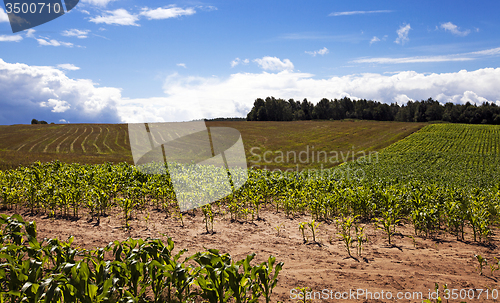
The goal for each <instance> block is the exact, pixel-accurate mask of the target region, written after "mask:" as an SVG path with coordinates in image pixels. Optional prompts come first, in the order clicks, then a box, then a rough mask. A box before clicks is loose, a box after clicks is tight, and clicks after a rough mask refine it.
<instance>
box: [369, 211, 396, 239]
mask: <svg viewBox="0 0 500 303" xmlns="http://www.w3.org/2000/svg"><path fill="white" fill-rule="evenodd" d="M395 209H396V208H390V209H389V210H387V211H382V218H375V220H376V223H375V225H376V226H377V228H379V229H382V230H383V231H385V233H386V234H387V242H388V243H389V245H392V243H391V239H392V235H394V233H395V232H396V225H397V224H398V223H399V222H400V220H399V219H398V215H399V212H398V211H397V210H395Z"/></svg>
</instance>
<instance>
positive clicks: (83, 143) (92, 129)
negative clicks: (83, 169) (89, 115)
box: [82, 126, 94, 153]
mask: <svg viewBox="0 0 500 303" xmlns="http://www.w3.org/2000/svg"><path fill="white" fill-rule="evenodd" d="M93 132H94V128H93V127H92V126H91V127H90V133H89V134H88V135H87V136H86V137H85V139H83V142H82V150H83V152H84V153H86V152H87V151H86V150H85V141H87V138H88V137H89V136H90V135H92V133H93Z"/></svg>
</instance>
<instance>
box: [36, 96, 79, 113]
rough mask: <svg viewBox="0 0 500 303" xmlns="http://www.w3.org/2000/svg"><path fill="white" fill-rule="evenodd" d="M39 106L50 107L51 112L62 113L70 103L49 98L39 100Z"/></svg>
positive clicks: (69, 106) (68, 107)
mask: <svg viewBox="0 0 500 303" xmlns="http://www.w3.org/2000/svg"><path fill="white" fill-rule="evenodd" d="M40 107H51V108H52V110H51V112H53V113H64V112H65V111H67V110H68V109H70V108H71V105H70V104H69V103H68V102H66V101H61V100H56V99H49V100H48V101H47V102H41V103H40Z"/></svg>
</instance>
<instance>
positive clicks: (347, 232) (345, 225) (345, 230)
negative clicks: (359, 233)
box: [337, 216, 358, 258]
mask: <svg viewBox="0 0 500 303" xmlns="http://www.w3.org/2000/svg"><path fill="white" fill-rule="evenodd" d="M357 217H358V216H355V217H342V219H341V220H337V225H338V226H340V229H341V230H340V231H339V235H340V239H341V240H342V242H343V243H344V246H345V249H346V250H347V254H348V255H349V257H351V258H352V255H351V245H352V242H353V240H354V238H353V237H352V235H351V232H352V227H353V226H354V221H355V220H356V218H357Z"/></svg>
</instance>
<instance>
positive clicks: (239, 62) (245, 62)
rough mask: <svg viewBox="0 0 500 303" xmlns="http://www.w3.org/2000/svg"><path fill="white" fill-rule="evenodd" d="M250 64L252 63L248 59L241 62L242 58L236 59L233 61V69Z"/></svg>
mask: <svg viewBox="0 0 500 303" xmlns="http://www.w3.org/2000/svg"><path fill="white" fill-rule="evenodd" d="M248 63H250V60H248V59H243V60H241V59H240V58H236V59H234V60H233V61H231V67H235V66H236V65H238V64H244V65H247V64H248Z"/></svg>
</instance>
